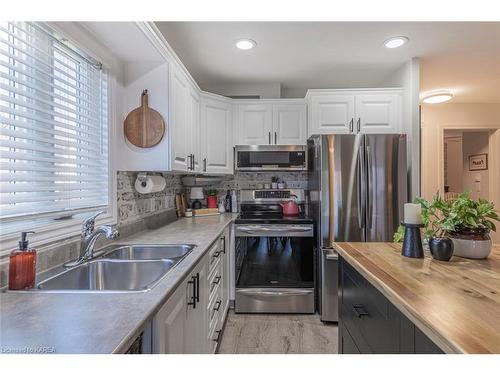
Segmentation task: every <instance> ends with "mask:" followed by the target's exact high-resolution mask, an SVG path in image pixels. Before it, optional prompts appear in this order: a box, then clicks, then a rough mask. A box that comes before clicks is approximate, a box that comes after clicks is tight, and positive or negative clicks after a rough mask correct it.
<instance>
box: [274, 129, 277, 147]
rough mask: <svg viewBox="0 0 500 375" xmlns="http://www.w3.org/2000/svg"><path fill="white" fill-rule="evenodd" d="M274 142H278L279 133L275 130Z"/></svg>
mask: <svg viewBox="0 0 500 375" xmlns="http://www.w3.org/2000/svg"><path fill="white" fill-rule="evenodd" d="M274 144H275V145H277V144H278V133H276V132H274Z"/></svg>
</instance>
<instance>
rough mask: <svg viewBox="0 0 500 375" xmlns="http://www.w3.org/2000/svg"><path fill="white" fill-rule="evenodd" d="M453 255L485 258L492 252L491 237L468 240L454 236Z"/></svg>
mask: <svg viewBox="0 0 500 375" xmlns="http://www.w3.org/2000/svg"><path fill="white" fill-rule="evenodd" d="M452 241H453V249H454V250H453V255H456V256H459V257H462V258H470V259H484V258H487V257H488V255H490V253H491V247H492V244H491V239H487V240H486V239H485V240H466V239H460V238H452Z"/></svg>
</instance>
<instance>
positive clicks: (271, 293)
mask: <svg viewBox="0 0 500 375" xmlns="http://www.w3.org/2000/svg"><path fill="white" fill-rule="evenodd" d="M237 291H238V293H239V294H243V295H246V296H265V297H276V296H303V295H307V294H311V293H312V291H311V290H301V289H289V290H261V289H237Z"/></svg>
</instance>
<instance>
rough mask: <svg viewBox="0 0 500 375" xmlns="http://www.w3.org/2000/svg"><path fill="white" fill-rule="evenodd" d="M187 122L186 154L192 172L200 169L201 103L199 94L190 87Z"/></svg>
mask: <svg viewBox="0 0 500 375" xmlns="http://www.w3.org/2000/svg"><path fill="white" fill-rule="evenodd" d="M188 116H189V118H188V124H189V131H188V134H187V137H188V139H187V141H188V154H189V158H192V160H189V163H191V164H190V166H189V168H188V169H189V170H190V171H192V172H200V171H201V150H200V147H201V104H200V94H199V93H198V92H197V91H196V90H195V89H191V90H190V93H189V103H188Z"/></svg>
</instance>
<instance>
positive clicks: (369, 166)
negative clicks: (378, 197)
mask: <svg viewBox="0 0 500 375" xmlns="http://www.w3.org/2000/svg"><path fill="white" fill-rule="evenodd" d="M366 170H367V181H366V184H367V185H368V194H367V199H366V204H367V206H368V209H367V213H366V215H367V220H366V222H367V224H366V225H367V226H368V228H370V229H371V228H372V224H373V218H372V216H373V181H372V179H373V174H372V158H371V150H370V146H368V145H367V146H366Z"/></svg>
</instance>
